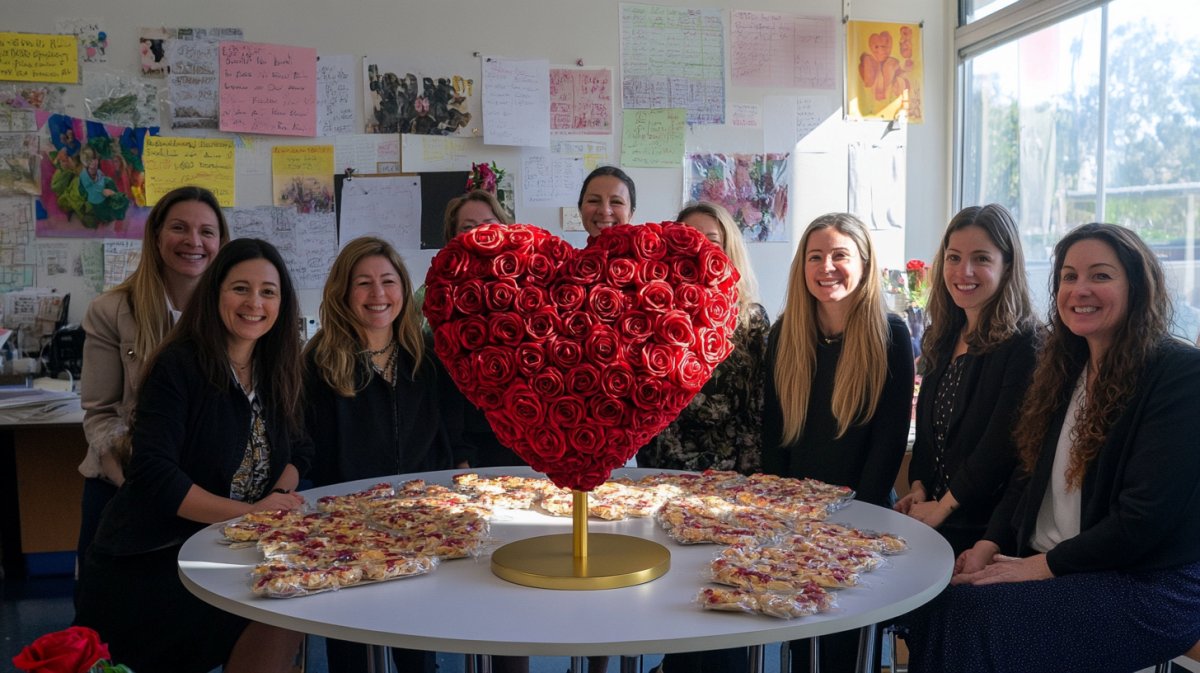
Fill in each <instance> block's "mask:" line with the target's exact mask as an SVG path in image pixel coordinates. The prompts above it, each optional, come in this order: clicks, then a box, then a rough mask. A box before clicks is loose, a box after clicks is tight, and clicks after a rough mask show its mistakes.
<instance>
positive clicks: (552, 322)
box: [525, 307, 558, 341]
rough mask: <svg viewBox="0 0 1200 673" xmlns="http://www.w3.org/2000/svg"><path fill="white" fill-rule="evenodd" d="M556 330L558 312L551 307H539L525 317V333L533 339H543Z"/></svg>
mask: <svg viewBox="0 0 1200 673" xmlns="http://www.w3.org/2000/svg"><path fill="white" fill-rule="evenodd" d="M556 332H558V313H557V312H555V310H554V309H552V308H549V307H547V308H540V309H538V310H536V311H534V312H533V314H532V315H530V316H528V317H526V318H525V333H526V334H528V335H529V338H530V339H533V340H534V341H545V340H546V339H549V338H550V337H551V336H552V335H553V334H555V333H556Z"/></svg>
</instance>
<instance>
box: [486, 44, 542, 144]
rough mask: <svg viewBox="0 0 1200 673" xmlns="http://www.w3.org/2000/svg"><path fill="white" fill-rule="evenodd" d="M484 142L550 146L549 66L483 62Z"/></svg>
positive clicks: (511, 61) (495, 60)
mask: <svg viewBox="0 0 1200 673" xmlns="http://www.w3.org/2000/svg"><path fill="white" fill-rule="evenodd" d="M483 142H484V143H486V144H488V145H523V146H530V147H547V146H549V145H550V63H549V62H548V61H539V60H528V61H522V60H517V59H510V58H501V57H499V56H488V57H485V58H484V59H483Z"/></svg>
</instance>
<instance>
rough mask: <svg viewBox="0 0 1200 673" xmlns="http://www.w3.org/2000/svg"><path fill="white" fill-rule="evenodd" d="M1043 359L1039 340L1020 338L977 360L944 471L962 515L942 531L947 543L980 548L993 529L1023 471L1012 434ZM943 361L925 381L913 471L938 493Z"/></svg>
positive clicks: (964, 385) (966, 377) (958, 406)
mask: <svg viewBox="0 0 1200 673" xmlns="http://www.w3.org/2000/svg"><path fill="white" fill-rule="evenodd" d="M1035 356H1036V345H1035V337H1034V334H1033V332H1021V333H1018V334H1015V335H1013V336H1012V337H1010V338H1009V339H1008V340H1007V341H1005V342H1004V343H1002V344H1000V345H999V346H997V347H996V348H994V349H992V350H990V351H988V352H986V353H979V354H976V355H971V356H970V360H969V361H968V362H967V363H966V364H965V367H966V369H965V371H964V372H963V375H962V381H960V382H959V387H958V394H957V396H956V398H955V401H954V413H953V414H952V415H951V416H950V427H949V431H948V432H947V435H946V447H945V456H944V460H945V463H944V464H945V466H946V470H947V472H948V474H949V487H950V492H951V493H953V494H954V498H955V499H956V500H958V502H959V505H960V507H959V508H958V509H956V510H955V511H954V512H953V513H951V514H950V516H948V517H947V518H946V521H945V522H944V523H943V524H942V529H943V533H944V534H946V535H947V537H948V538H949V537H955V538H961V539H962V540H963V541H964V542H965V543H966V544H967V545H970V544H974V542H975V541H976V540H978V539H979V538H980V537H982V536H983V533H984V531H985V530H986V529H987V524H988V520H989V519H990V518H991V516H992V511H993V510H994V509H995V508H996V505H997V504H999V503H1000V499H1001V498H1002V497H1003V495H1004V487H1005V486H1006V485H1007V484H1008V478H1009V475H1011V474H1012V471H1013V467H1015V466H1016V463H1017V454H1016V446H1015V444H1014V443H1013V435H1012V431H1013V427H1014V424H1015V422H1016V420H1017V414H1018V409H1019V407H1020V406H1021V400H1022V398H1023V397H1024V396H1025V391H1026V390H1027V389H1028V388H1029V378H1030V375H1031V374H1032V373H1033V363H1034V359H1035ZM950 362H951V358H950V357H947V358H944V361H943V362H941V363H939V364H938V366H937V368H936V369H935V370H933V371H932V372H930V373H929V374H928V375H927V376H925V377H924V379H923V380H922V381H921V393H920V395H918V397H917V435H916V441H915V442H914V443H913V450H912V462H911V463H910V465H909V473H908V477H909V480H910V482H911V481H916V480H918V479H919V480H920V481H921V483H922V484H923V485H924V486H925V492H926V493H928V494H929V497H930V498H940V497H941V496H942V495H943V494H942V493H935V492H934V483H933V481H934V479H935V471H934V448H933V446H934V445H933V434H934V430H933V415H934V400H935V399H937V391H938V386H939V385H940V384H941V382H942V378H943V377H944V376H945V374H946V371H947V370H948V369H949V367H950Z"/></svg>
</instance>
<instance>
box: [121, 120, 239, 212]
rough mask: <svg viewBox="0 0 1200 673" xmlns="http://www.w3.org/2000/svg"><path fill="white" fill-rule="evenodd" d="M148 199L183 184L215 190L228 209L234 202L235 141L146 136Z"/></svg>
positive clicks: (213, 191) (156, 197)
mask: <svg viewBox="0 0 1200 673" xmlns="http://www.w3.org/2000/svg"><path fill="white" fill-rule="evenodd" d="M142 160H143V161H144V162H145V164H146V201H147V202H148V203H151V204H153V203H157V202H158V199H159V198H161V197H162V195H163V194H166V193H167V192H169V191H171V190H172V189H175V188H176V187H182V186H184V185H199V186H201V187H205V188H207V189H209V190H210V191H212V193H213V194H215V195H216V197H217V201H218V202H220V204H221V205H222V206H224V207H226V208H230V207H233V205H234V204H235V196H236V195H235V191H234V175H235V171H234V143H233V140H231V139H225V138H171V137H165V136H146V152H145V154H144V155H143V159H142Z"/></svg>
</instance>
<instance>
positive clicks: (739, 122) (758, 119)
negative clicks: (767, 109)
mask: <svg viewBox="0 0 1200 673" xmlns="http://www.w3.org/2000/svg"><path fill="white" fill-rule="evenodd" d="M731 121H732V126H733V127H734V128H748V129H754V128H758V127H759V126H762V107H761V106H759V105H756V104H754V103H734V104H733V119H732V120H731Z"/></svg>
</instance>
